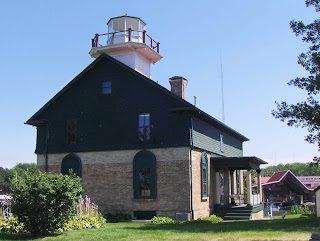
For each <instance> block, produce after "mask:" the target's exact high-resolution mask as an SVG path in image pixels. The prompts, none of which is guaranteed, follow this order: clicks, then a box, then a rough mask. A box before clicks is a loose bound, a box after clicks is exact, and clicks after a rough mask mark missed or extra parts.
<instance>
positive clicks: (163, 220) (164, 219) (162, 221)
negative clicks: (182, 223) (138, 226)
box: [151, 217, 178, 224]
mask: <svg viewBox="0 0 320 241" xmlns="http://www.w3.org/2000/svg"><path fill="white" fill-rule="evenodd" d="M151 223H156V224H174V223H178V221H176V220H175V219H173V218H169V217H153V218H152V219H151Z"/></svg>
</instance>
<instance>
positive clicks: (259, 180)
mask: <svg viewBox="0 0 320 241" xmlns="http://www.w3.org/2000/svg"><path fill="white" fill-rule="evenodd" d="M257 173H258V192H259V194H260V200H259V202H260V203H262V186H261V170H258V171H257Z"/></svg>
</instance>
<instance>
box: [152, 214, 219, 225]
mask: <svg viewBox="0 0 320 241" xmlns="http://www.w3.org/2000/svg"><path fill="white" fill-rule="evenodd" d="M221 222H223V219H222V218H220V217H218V216H216V215H214V214H212V215H211V216H209V217H205V218H202V219H201V218H198V219H196V220H191V221H177V220H175V219H173V218H169V217H153V218H152V219H151V223H156V224H175V223H221Z"/></svg>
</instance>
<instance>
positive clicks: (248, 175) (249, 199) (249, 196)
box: [247, 170, 252, 205]
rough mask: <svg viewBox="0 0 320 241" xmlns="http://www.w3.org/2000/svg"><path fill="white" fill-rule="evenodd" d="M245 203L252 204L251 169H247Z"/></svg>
mask: <svg viewBox="0 0 320 241" xmlns="http://www.w3.org/2000/svg"><path fill="white" fill-rule="evenodd" d="M247 204H250V205H252V188H251V171H250V170H247Z"/></svg>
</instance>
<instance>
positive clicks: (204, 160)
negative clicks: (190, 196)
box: [201, 152, 209, 197]
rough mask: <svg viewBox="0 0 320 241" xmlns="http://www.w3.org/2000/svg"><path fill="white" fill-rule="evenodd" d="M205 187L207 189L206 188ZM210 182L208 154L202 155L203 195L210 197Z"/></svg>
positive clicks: (203, 153)
mask: <svg viewBox="0 0 320 241" xmlns="http://www.w3.org/2000/svg"><path fill="white" fill-rule="evenodd" d="M204 185H205V188H204ZM208 191H209V182H208V157H207V153H205V152H202V154H201V195H202V197H208Z"/></svg>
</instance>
